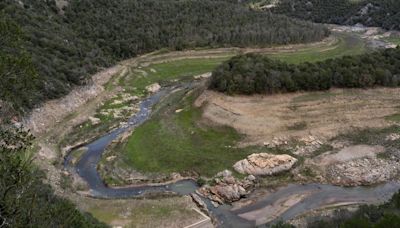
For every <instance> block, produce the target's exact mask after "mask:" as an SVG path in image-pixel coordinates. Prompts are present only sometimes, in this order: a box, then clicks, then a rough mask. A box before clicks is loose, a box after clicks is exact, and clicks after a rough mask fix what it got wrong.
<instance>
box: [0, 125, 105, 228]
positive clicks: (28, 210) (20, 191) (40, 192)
mask: <svg viewBox="0 0 400 228" xmlns="http://www.w3.org/2000/svg"><path fill="white" fill-rule="evenodd" d="M32 139H33V138H32V135H31V134H29V132H26V131H23V130H21V129H19V128H15V127H10V126H7V127H5V125H3V126H2V127H1V129H0V196H1V197H0V226H1V227H106V226H105V225H104V224H102V223H99V222H97V221H96V220H95V219H94V218H92V217H91V216H90V215H88V214H82V213H81V212H79V211H78V210H77V209H76V208H75V206H74V205H73V204H72V203H71V202H69V201H68V200H66V199H63V198H60V197H58V196H56V195H54V193H53V191H52V189H51V188H50V186H48V185H46V184H43V182H42V181H43V178H44V175H43V173H41V172H40V171H38V170H37V169H36V168H35V167H34V165H33V164H32V157H31V156H30V150H31V149H32V144H31V143H32Z"/></svg>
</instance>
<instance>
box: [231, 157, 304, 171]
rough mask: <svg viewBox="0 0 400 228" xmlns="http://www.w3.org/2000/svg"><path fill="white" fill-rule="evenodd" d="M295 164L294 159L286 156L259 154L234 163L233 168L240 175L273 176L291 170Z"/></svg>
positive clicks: (295, 160)
mask: <svg viewBox="0 0 400 228" xmlns="http://www.w3.org/2000/svg"><path fill="white" fill-rule="evenodd" d="M296 162H297V159H296V158H294V157H292V156H290V155H287V154H281V155H274V154H268V153H259V154H252V155H249V156H248V157H247V158H246V159H243V160H240V161H238V162H236V164H235V165H234V166H233V168H234V169H235V170H236V171H237V172H239V173H241V174H251V175H256V176H261V175H273V174H276V173H279V172H283V171H287V170H289V169H291V168H292V167H293V165H294V164H295V163H296Z"/></svg>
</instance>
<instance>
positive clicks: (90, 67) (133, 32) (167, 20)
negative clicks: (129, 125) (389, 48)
mask: <svg viewBox="0 0 400 228" xmlns="http://www.w3.org/2000/svg"><path fill="white" fill-rule="evenodd" d="M58 3H60V2H58ZM64 3H65V2H64ZM0 14H2V15H3V17H4V18H8V19H9V20H12V21H14V22H15V23H16V24H17V25H18V26H20V27H21V30H22V34H23V41H22V44H21V45H20V46H19V48H21V49H25V50H26V52H27V53H29V55H30V56H31V57H32V62H33V65H34V67H35V68H36V70H37V72H38V77H37V78H38V82H37V83H38V86H37V88H39V89H38V90H32V89H30V88H27V89H23V88H22V89H23V90H24V93H26V94H27V95H31V98H32V100H31V101H30V102H29V104H26V103H19V104H15V105H17V106H18V107H21V108H22V110H29V109H30V108H32V107H33V106H34V105H36V104H38V103H40V102H41V101H42V100H45V99H52V98H57V97H60V96H63V95H65V94H66V93H68V92H69V91H70V89H71V88H72V87H73V86H75V85H82V84H85V83H88V82H89V81H90V77H89V75H91V74H93V73H94V72H96V71H98V70H99V69H100V68H102V67H106V66H109V65H111V64H114V63H115V62H117V61H119V60H122V59H126V58H130V57H133V56H136V55H139V54H142V53H146V52H150V51H154V50H158V49H161V48H169V49H177V50H180V49H186V48H193V47H216V46H271V45H276V44H288V43H304V42H312V41H316V40H320V39H322V38H323V37H325V36H326V35H327V34H328V31H327V30H326V29H325V28H323V27H321V26H318V25H314V24H312V23H308V22H304V21H296V20H293V19H289V18H287V17H285V16H279V15H273V14H270V13H266V12H256V11H252V10H250V9H248V8H246V7H244V6H243V5H241V4H238V3H237V2H236V1H223V0H217V1H212V0H203V1H199V0H189V1H178V0H166V1H156V0H135V1H125V0H124V1H106V0H85V1H78V0H71V1H69V2H68V4H62V6H60V4H58V5H57V4H56V2H55V1H54V0H48V1H40V0H33V1H32V0H22V1H15V0H5V1H2V2H1V3H0ZM7 82H8V81H7ZM7 82H6V83H7ZM34 91H35V93H33V92H34ZM36 92H38V93H36ZM11 96H19V95H18V94H11ZM0 99H1V100H5V101H9V102H11V103H14V100H13V99H10V98H8V97H5V96H1V97H0Z"/></svg>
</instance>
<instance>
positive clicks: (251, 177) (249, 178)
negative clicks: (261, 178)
mask: <svg viewBox="0 0 400 228" xmlns="http://www.w3.org/2000/svg"><path fill="white" fill-rule="evenodd" d="M246 179H247V180H249V181H255V180H256V177H255V176H253V175H248V176H247V177H246Z"/></svg>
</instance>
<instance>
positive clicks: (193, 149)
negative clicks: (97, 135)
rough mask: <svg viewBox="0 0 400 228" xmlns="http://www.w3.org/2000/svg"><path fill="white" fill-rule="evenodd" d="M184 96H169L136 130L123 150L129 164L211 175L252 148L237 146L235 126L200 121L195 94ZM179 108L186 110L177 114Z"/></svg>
mask: <svg viewBox="0 0 400 228" xmlns="http://www.w3.org/2000/svg"><path fill="white" fill-rule="evenodd" d="M182 96H185V95H184V91H180V92H177V93H175V94H173V95H171V96H170V97H168V99H167V100H166V101H164V102H163V104H160V105H159V106H158V107H157V109H158V111H156V113H155V115H154V117H153V118H152V119H151V120H150V121H148V122H146V123H145V124H143V125H142V126H140V127H138V128H137V129H136V130H135V131H134V133H133V135H132V136H131V137H130V138H129V140H128V142H127V144H126V145H125V147H124V148H123V149H122V152H123V156H124V160H125V162H126V163H127V165H129V166H133V167H134V168H135V169H137V170H139V171H142V172H153V173H171V172H181V173H185V172H187V171H188V172H191V171H195V172H197V173H199V174H200V175H203V176H212V175H215V174H216V173H217V172H219V171H221V170H224V169H227V168H231V167H232V165H233V164H234V163H235V162H236V161H238V160H240V159H243V158H244V157H246V156H247V155H248V154H250V153H251V152H252V151H253V150H252V149H249V148H235V147H234V145H235V144H236V142H237V141H238V140H240V139H241V137H242V136H241V135H239V134H238V133H237V132H236V131H235V130H234V129H232V128H228V127H222V126H220V127H210V126H206V125H204V124H200V123H199V119H200V117H201V110H200V109H199V108H196V107H193V106H192V102H193V99H194V97H195V95H193V94H192V95H190V96H187V95H186V96H185V98H183V99H182ZM180 108H183V109H184V110H183V111H182V112H180V113H175V110H176V109H180Z"/></svg>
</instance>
